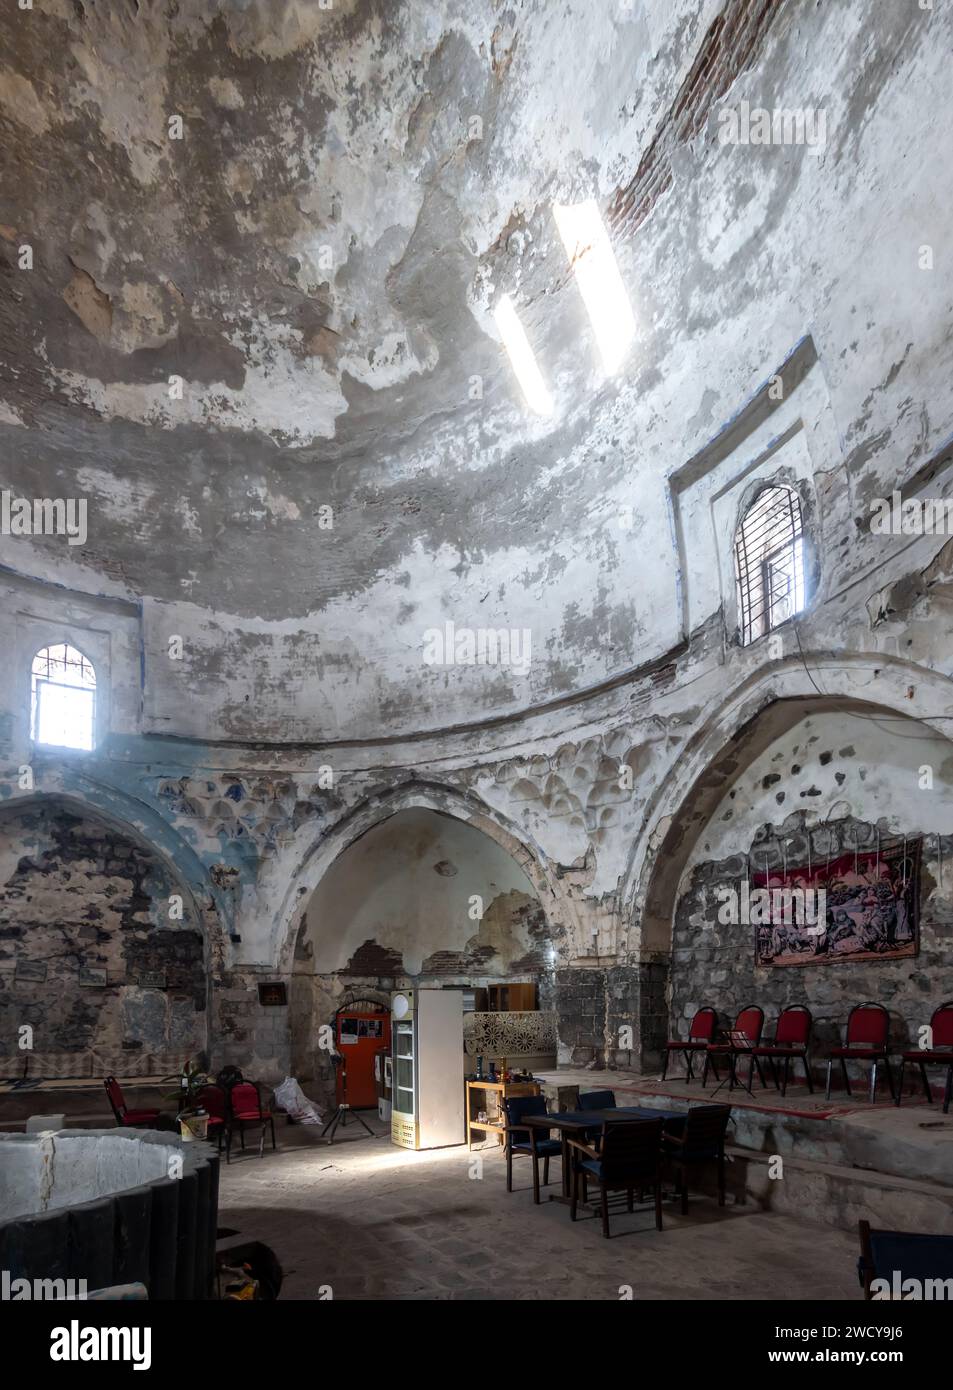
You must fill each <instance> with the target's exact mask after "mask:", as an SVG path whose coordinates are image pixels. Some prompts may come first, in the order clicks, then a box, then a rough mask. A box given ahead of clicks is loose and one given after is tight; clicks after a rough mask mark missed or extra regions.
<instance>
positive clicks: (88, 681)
mask: <svg viewBox="0 0 953 1390" xmlns="http://www.w3.org/2000/svg"><path fill="white" fill-rule="evenodd" d="M32 686H33V700H32V722H31V729H32V735H33V741H34V742H35V743H49V744H53V745H55V746H56V747H58V748H86V749H89V748H92V746H93V730H94V728H95V718H96V672H95V671H94V670H93V666H92V663H91V662H89V661H87V660H86V658H85V656H83V653H82V652H79V651H77V650H76V648H75V647H70V646H67V644H66V643H65V642H63V643H61V644H60V645H59V646H56V647H44V648H43V649H42V651H38V652H37V654H36V656H35V657H34V658H33V678H32Z"/></svg>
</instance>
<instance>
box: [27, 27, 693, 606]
mask: <svg viewBox="0 0 953 1390" xmlns="http://www.w3.org/2000/svg"><path fill="white" fill-rule="evenodd" d="M597 11H598V13H597ZM705 11H706V6H704V5H698V4H697V3H694V0H693V3H672V4H666V5H664V6H659V5H655V4H642V3H639V4H637V5H630V6H626V5H611V6H605V7H602V6H600V7H593V6H592V5H591V4H586V3H584V0H574V3H571V4H560V5H556V6H554V5H550V4H523V3H514V4H512V5H506V4H501V3H479V4H473V3H469V0H467V2H466V3H446V0H443V2H442V3H432V2H431V3H428V2H426V0H425V2H424V3H413V4H409V3H408V4H401V3H395V0H379V3H367V2H366V0H333V4H328V5H327V6H325V5H323V4H322V3H320V0H309V3H298V2H297V0H261V2H260V3H259V0H248V2H247V3H241V2H240V0H234V3H224V2H223V0H220V3H217V4H210V3H208V0H204V3H200V2H196V0H185V3H180V4H169V3H158V2H155V3H154V2H153V0H141V3H138V2H137V0H119V3H110V4H103V3H98V2H97V0H52V2H51V3H44V4H43V6H42V7H37V8H36V9H34V10H33V11H25V12H22V13H20V14H17V15H16V17H15V18H14V19H9V18H7V19H6V20H5V21H4V31H5V32H4V39H3V47H4V52H3V60H2V64H0V119H2V123H3V130H4V146H5V159H6V162H7V172H6V175H5V178H4V185H5V187H6V189H7V191H8V195H10V196H9V197H8V201H7V203H6V206H5V210H4V214H3V217H2V221H3V222H4V224H5V225H4V226H3V227H2V228H0V232H2V236H3V243H2V244H3V248H4V259H5V262H6V266H5V280H6V285H7V289H8V292H9V293H8V297H6V301H5V308H4V311H3V313H4V323H3V331H4V338H5V339H6V340H7V344H8V346H12V353H13V358H12V360H11V361H8V362H7V364H6V369H5V371H4V376H3V382H2V402H3V404H2V419H3V421H4V441H3V443H4V450H5V454H6V462H7V470H6V472H7V481H8V484H9V485H10V486H11V487H13V488H14V490H16V489H18V488H19V489H20V490H22V491H23V492H25V493H29V494H31V495H32V494H34V493H36V492H42V493H43V494H45V495H49V496H60V495H62V493H63V491H64V487H65V486H66V482H67V480H68V481H69V484H70V486H71V487H72V488H73V489H74V490H76V489H79V490H81V492H82V495H83V496H86V497H88V498H89V499H90V501H89V539H88V543H87V545H86V546H84V547H83V548H82V549H81V550H79V551H76V550H74V551H73V552H72V553H71V554H70V556H69V558H70V560H72V561H78V562H79V563H81V564H83V565H85V566H88V567H90V568H92V569H93V570H98V571H100V572H101V573H103V574H105V575H107V576H111V577H112V578H114V579H117V580H120V581H121V582H122V583H124V584H125V585H128V586H129V587H130V588H131V589H132V590H133V591H134V592H137V593H148V594H152V595H155V596H158V597H164V598H170V599H171V598H179V597H183V596H185V595H187V596H188V598H189V599H190V600H191V601H192V602H194V603H197V604H201V605H204V606H207V607H209V608H213V609H217V610H220V611H223V612H226V613H231V614H246V615H257V616H260V617H262V618H271V619H277V618H285V617H293V616H296V615H300V614H304V613H308V612H314V611H315V610H317V609H319V608H320V607H321V605H322V604H323V603H325V602H327V601H328V599H329V598H330V597H332V596H334V595H337V594H353V593H355V592H360V591H361V590H362V589H363V588H364V587H365V586H366V585H368V584H369V583H370V582H371V581H372V580H373V579H374V577H375V575H378V574H380V573H381V572H382V570H384V569H386V568H387V567H388V566H390V565H392V564H393V563H394V562H395V561H396V560H397V559H399V557H400V555H401V554H402V553H404V552H405V551H408V550H411V549H413V548H414V547H418V548H422V549H423V551H425V552H433V551H435V550H437V549H438V548H439V547H440V546H443V545H449V546H451V547H453V548H455V549H457V550H458V552H459V563H460V564H466V563H467V561H468V559H469V558H470V557H472V556H473V555H477V554H480V553H485V552H486V551H493V550H496V549H500V548H503V547H505V546H506V545H507V544H508V543H511V542H512V540H513V539H514V537H516V536H520V537H523V538H524V539H525V532H526V527H527V526H528V525H529V526H531V527H532V529H533V531H534V532H538V531H539V530H540V529H541V528H542V529H546V528H547V527H548V526H549V527H554V528H555V529H557V530H559V529H561V522H560V512H561V508H562V506H563V505H564V504H565V503H566V502H569V504H570V506H571V497H570V498H568V499H567V498H564V497H563V496H562V495H561V492H562V489H561V488H560V487H558V486H556V483H555V480H554V479H553V477H552V476H551V469H552V466H553V463H554V461H555V459H556V457H557V456H558V455H559V454H561V453H565V452H566V448H567V443H571V441H572V439H573V438H576V439H578V438H579V437H581V436H582V435H584V434H585V433H586V431H587V428H588V425H587V417H588V414H589V412H591V411H592V410H593V409H595V408H596V407H597V405H598V402H599V400H600V399H601V395H602V394H605V392H606V391H608V392H610V393H611V392H612V391H614V390H615V389H616V388H615V387H614V386H613V385H611V384H610V383H607V382H606V381H605V380H604V379H603V378H602V377H601V376H600V373H599V371H598V361H597V358H596V357H595V356H594V355H593V353H592V350H591V344H590V343H589V342H588V341H587V339H588V327H587V323H586V319H585V315H584V313H583V311H582V307H581V304H580V302H579V299H578V296H577V295H576V294H574V292H573V289H572V283H571V274H570V272H569V270H568V266H567V259H566V253H565V250H564V248H563V245H562V243H561V241H560V238H559V235H558V232H557V228H556V225H555V222H554V220H553V216H552V204H553V202H554V201H558V200H563V201H578V200H580V199H582V198H590V197H594V198H596V199H598V200H600V201H601V202H605V201H607V200H608V198H609V197H610V196H611V194H612V193H613V191H614V190H615V189H616V188H617V187H619V186H620V185H623V186H624V185H625V183H626V182H627V181H628V180H629V179H630V178H631V176H632V173H633V171H634V169H635V167H636V165H637V163H638V159H639V155H640V151H641V150H642V148H643V146H644V144H645V143H646V138H647V134H649V133H651V130H652V129H653V127H654V125H655V123H656V122H657V120H658V116H659V112H660V109H661V106H662V103H663V102H664V101H665V100H666V99H670V96H671V91H672V87H673V83H674V85H675V86H677V84H678V81H679V78H680V74H681V72H682V70H683V69H684V67H685V66H686V65H687V64H688V63H689V62H690V61H691V57H692V55H693V52H694V48H695V46H696V45H697V43H698V42H699V40H700V37H701V35H702V34H703V33H704V20H705ZM24 243H29V244H30V245H31V246H32V248H33V255H34V263H33V269H32V271H31V273H29V274H26V273H23V271H22V269H21V267H20V266H18V264H17V256H18V253H19V248H20V247H21V246H22V245H23V244H24ZM504 292H505V293H508V294H510V295H511V296H513V298H514V300H515V301H516V302H517V303H518V305H519V312H520V315H521V318H522V320H523V322H524V324H525V329H526V332H527V333H528V335H529V336H530V337H531V339H532V342H533V348H534V351H535V353H536V355H537V358H538V361H539V363H540V365H541V369H542V370H543V371H544V373H545V376H546V378H547V380H548V382H549V385H550V390H551V391H552V394H553V397H554V402H555V410H554V414H553V416H552V417H551V418H549V419H547V420H540V419H537V418H536V417H535V416H534V415H533V413H532V411H530V410H529V409H528V408H527V405H526V403H525V401H524V399H523V397H522V394H521V392H520V388H519V386H518V384H517V382H516V380H515V378H514V374H513V371H512V368H511V365H510V363H509V361H508V360H507V357H506V354H505V353H504V352H503V351H502V350H501V345H500V339H499V332H498V330H497V327H496V325H495V322H494V319H493V317H492V313H491V310H492V306H493V302H494V300H496V299H498V297H499V295H500V294H501V293H504ZM567 430H568V431H570V434H567V433H566V432H567ZM557 440H558V447H557ZM530 499H531V501H530ZM322 506H324V507H328V506H330V507H331V508H332V509H333V515H334V526H333V531H334V534H333V543H331V542H329V539H328V537H327V535H326V534H324V533H323V532H322V531H321V529H319V527H318V525H317V519H318V514H319V508H320V507H322ZM325 515H326V514H325ZM38 544H40V545H44V544H48V542H42V541H41V542H38ZM251 548H254V555H255V561H254V563H249V552H250V550H251Z"/></svg>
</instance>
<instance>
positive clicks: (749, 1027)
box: [735, 1004, 764, 1043]
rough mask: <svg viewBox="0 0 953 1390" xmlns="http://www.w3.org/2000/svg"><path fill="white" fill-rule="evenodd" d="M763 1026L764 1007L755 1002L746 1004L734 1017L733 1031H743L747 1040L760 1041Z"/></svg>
mask: <svg viewBox="0 0 953 1390" xmlns="http://www.w3.org/2000/svg"><path fill="white" fill-rule="evenodd" d="M763 1027H764V1009H762V1008H760V1007H759V1005H757V1004H746V1005H745V1007H744V1008H743V1009H742V1010H741V1012H740V1013H739V1014H738V1017H737V1018H736V1019H735V1032H736V1033H744V1035H745V1037H746V1038H747V1039H748V1041H749V1042H753V1043H756V1042H760V1041H761V1030H762V1028H763Z"/></svg>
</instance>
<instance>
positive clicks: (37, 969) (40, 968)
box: [13, 960, 46, 984]
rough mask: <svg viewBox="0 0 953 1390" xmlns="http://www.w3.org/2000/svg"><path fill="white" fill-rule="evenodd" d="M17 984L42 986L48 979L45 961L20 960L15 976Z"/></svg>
mask: <svg viewBox="0 0 953 1390" xmlns="http://www.w3.org/2000/svg"><path fill="white" fill-rule="evenodd" d="M13 978H14V980H15V981H16V982H17V984H23V983H30V984H40V983H42V981H43V980H45V979H46V961H45V960H18V961H17V965H16V970H15V971H14V974H13Z"/></svg>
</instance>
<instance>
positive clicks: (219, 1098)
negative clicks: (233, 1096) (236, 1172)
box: [196, 1086, 229, 1162]
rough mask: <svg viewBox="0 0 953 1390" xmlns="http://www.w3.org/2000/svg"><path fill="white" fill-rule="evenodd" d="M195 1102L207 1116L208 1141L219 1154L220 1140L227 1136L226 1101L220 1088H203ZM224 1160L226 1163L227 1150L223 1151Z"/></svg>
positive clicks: (220, 1148)
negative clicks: (216, 1147) (212, 1143)
mask: <svg viewBox="0 0 953 1390" xmlns="http://www.w3.org/2000/svg"><path fill="white" fill-rule="evenodd" d="M196 1101H197V1103H198V1104H199V1105H201V1106H202V1107H203V1108H204V1110H205V1112H206V1114H207V1115H208V1130H207V1134H208V1137H209V1139H211V1140H214V1141H215V1142H217V1144H218V1151H219V1153H221V1152H222V1140H223V1139H224V1138H225V1136H226V1135H227V1134H228V1130H229V1124H228V1099H227V1097H226V1095H225V1091H224V1090H223V1088H222V1087H221V1086H203V1087H202V1089H201V1091H199V1093H198V1095H197V1096H196ZM225 1160H226V1162H227V1161H228V1150H227V1149H226V1151H225Z"/></svg>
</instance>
